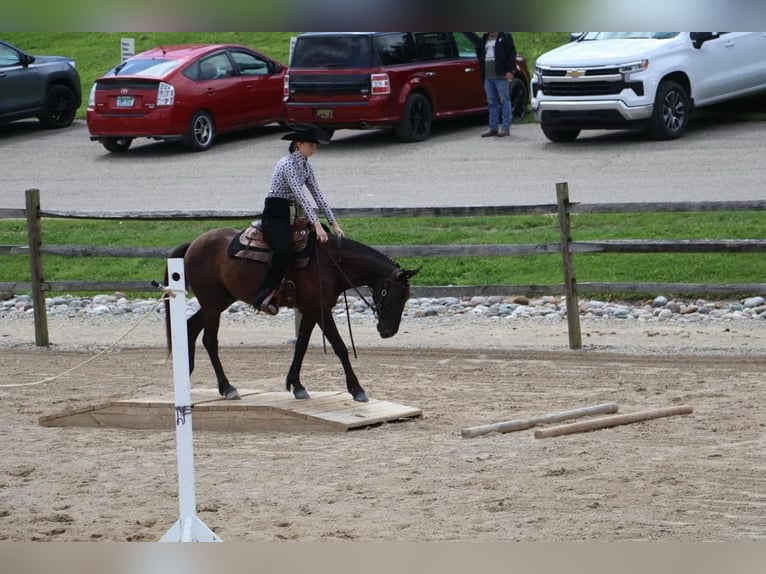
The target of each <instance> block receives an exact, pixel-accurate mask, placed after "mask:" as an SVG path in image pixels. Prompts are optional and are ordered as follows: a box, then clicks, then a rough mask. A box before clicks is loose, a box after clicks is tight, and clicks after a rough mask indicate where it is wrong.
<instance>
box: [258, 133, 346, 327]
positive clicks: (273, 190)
mask: <svg viewBox="0 0 766 574" xmlns="http://www.w3.org/2000/svg"><path fill="white" fill-rule="evenodd" d="M282 139H283V140H289V141H290V147H289V153H288V154H287V155H286V156H284V157H283V158H282V159H280V160H279V162H277V165H276V167H275V168H274V174H273V175H272V177H271V186H270V187H269V193H268V194H267V195H266V201H265V204H264V208H263V214H262V215H261V221H262V229H263V235H264V238H265V239H266V240H267V241H268V242H269V243H270V244H271V249H272V256H271V267H270V268H269V270H268V271H267V273H266V278H265V279H264V282H263V285H262V286H261V289H260V291H259V292H258V294H257V295H256V297H255V301H254V302H253V305H254V306H255V308H256V309H258V310H260V311H263V312H264V313H267V314H269V315H276V314H277V313H278V312H279V306H278V304H277V303H276V302H274V301H272V295H273V294H274V291H275V289H276V287H277V286H278V285H279V283H280V282H281V281H282V279H283V278H284V276H285V272H286V270H287V266H288V265H289V263H290V260H291V258H292V236H291V231H290V224H291V221H290V207H291V206H295V204H298V206H299V207H300V208H301V209H302V210H303V212H304V213H305V214H306V217H308V220H309V223H310V224H311V225H313V226H314V229H315V230H316V234H317V239H319V241H321V242H322V243H325V242H327V239H328V237H327V232H326V231H325V230H324V227H322V224H321V222H320V221H319V218H318V217H317V216H316V213H315V212H314V208H313V207H312V205H311V203H310V201H309V198H308V195H307V194H306V191H305V190H304V189H303V186H304V185H305V186H306V188H308V190H309V191H310V192H311V195H312V197H313V198H314V201H315V202H316V204H317V207H318V208H319V209H320V210H321V211H322V212H323V213H324V214H325V216H326V217H327V221H329V222H330V224H331V225H332V228H333V230H334V231H335V233H336V234H337V235H341V236H342V235H343V230H342V229H341V227H340V225H338V221H337V220H336V219H335V216H334V215H333V212H332V209H331V208H330V204H329V203H328V202H327V199H326V198H325V196H324V194H323V193H322V192H321V191H320V189H319V184H318V183H317V180H316V177H315V176H314V170H313V168H312V167H311V164H310V163H309V161H308V160H309V158H310V157H311V156H312V155H314V152H315V151H316V148H317V144H326V143H329V138H328V137H327V134H325V133H324V131H323V130H322V129H321V128H319V127H318V126H313V125H307V124H301V125H296V126H294V127H293V131H291V132H290V133H288V134H285V135H284V136H282Z"/></svg>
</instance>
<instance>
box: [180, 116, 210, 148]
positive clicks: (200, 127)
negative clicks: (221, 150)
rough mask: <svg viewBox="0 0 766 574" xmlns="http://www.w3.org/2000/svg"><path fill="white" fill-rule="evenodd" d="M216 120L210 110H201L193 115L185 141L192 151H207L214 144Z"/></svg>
mask: <svg viewBox="0 0 766 574" xmlns="http://www.w3.org/2000/svg"><path fill="white" fill-rule="evenodd" d="M214 138H215V122H214V121H213V116H211V115H210V114H209V113H208V112H204V111H200V112H197V113H195V114H194V115H193V116H192V119H191V121H190V122H189V128H188V129H187V131H186V135H185V136H184V139H183V142H184V145H185V146H186V147H187V149H189V150H191V151H205V150H206V149H209V148H210V146H212V145H213V139H214Z"/></svg>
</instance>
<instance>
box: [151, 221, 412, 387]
mask: <svg viewBox="0 0 766 574" xmlns="http://www.w3.org/2000/svg"><path fill="white" fill-rule="evenodd" d="M238 233H240V231H238V230H236V229H213V230H211V231H208V232H206V233H204V234H202V235H200V236H199V237H198V238H197V239H195V240H194V241H192V242H191V243H188V244H186V245H182V246H180V247H178V248H176V249H175V250H174V251H173V252H172V253H171V254H170V257H171V258H180V257H183V260H184V273H185V275H186V283H187V287H188V289H189V290H191V291H192V292H193V293H194V295H196V297H197V300H198V301H199V305H200V309H199V310H198V311H197V312H196V313H194V315H192V316H191V317H190V318H189V319H188V320H187V329H188V337H189V370H190V372H191V371H193V370H194V347H195V342H196V340H197V337H198V336H199V334H200V332H203V331H204V333H203V335H202V343H203V345H204V347H205V349H206V350H207V353H208V355H209V356H210V362H211V363H212V365H213V370H214V371H215V375H216V379H217V380H218V391H219V393H220V394H221V396H223V397H225V398H227V399H238V398H239V393H238V392H237V389H236V388H235V387H234V386H232V384H231V383H230V382H229V380H228V378H227V377H226V374H225V373H224V371H223V367H222V366H221V360H220V358H219V356H218V328H219V325H220V316H221V313H222V312H223V311H225V310H226V309H227V308H228V307H229V305H231V304H232V303H234V302H235V301H236V300H240V301H244V302H246V303H252V301H253V300H254V299H255V295H256V293H257V292H258V289H259V287H260V286H261V282H262V280H263V278H264V275H265V273H266V270H267V264H266V263H261V262H258V261H252V260H249V259H240V258H234V257H231V256H229V254H228V248H229V244H230V243H231V241H232V240H233V239H234V237H235V236H236V235H237V234H238ZM312 234H313V231H312ZM328 235H329V241H328V242H327V243H320V242H319V241H315V247H314V250H313V251H314V252H313V255H312V256H311V259H310V261H309V264H308V265H307V266H306V267H305V268H303V269H297V268H296V267H295V266H293V267H292V268H291V269H290V270H289V271H288V276H287V279H290V280H291V281H292V282H293V283H294V285H295V287H294V293H286V292H285V291H286V289H283V290H282V291H283V293H281V294H280V297H279V304H280V306H291V307H295V308H297V309H298V310H299V311H300V312H301V322H300V326H299V327H298V338H297V341H296V343H295V352H294V354H293V360H292V364H291V365H290V369H289V371H288V373H287V380H286V388H287V390H288V391H290V390H291V389H292V391H293V395H294V396H295V398H297V399H307V398H309V394H308V392H307V391H306V389H305V388H304V386H303V384H302V383H301V380H300V371H301V366H302V364H303V357H304V355H305V354H306V349H307V348H308V344H309V339H310V337H311V333H312V331H313V330H314V326H315V325H317V324H319V325H320V327H321V328H322V329H323V331H324V335H325V336H326V337H327V340H329V341H330V344H331V345H332V348H333V350H334V351H335V354H336V355H337V356H338V358H339V359H340V362H341V364H342V365H343V370H344V372H345V375H346V387H347V388H348V392H349V393H351V395H352V396H353V398H354V400H355V401H360V402H366V401H367V400H368V399H367V394H366V393H365V392H364V389H363V388H362V387H361V385H360V384H359V380H358V379H357V377H356V374H355V373H354V370H353V369H352V368H351V362H350V361H349V354H348V349H347V348H346V344H345V343H344V342H343V339H342V338H341V336H340V333H338V328H337V326H336V324H335V320H334V319H333V313H332V308H333V306H334V305H335V303H336V302H337V301H338V297H339V296H340V294H341V293H343V292H344V291H345V290H347V289H351V288H355V287H361V286H368V287H369V288H370V290H371V292H372V307H373V311H374V312H375V315H376V317H377V320H378V324H377V329H378V333H380V336H381V337H383V338H384V339H385V338H388V337H392V336H393V335H395V334H396V332H397V331H398V330H399V324H400V322H401V318H402V312H403V311H404V305H405V303H406V302H407V299H408V298H409V296H410V278H411V277H412V276H413V275H415V273H417V272H418V271H419V269H416V270H405V269H402V268H401V267H400V266H399V265H398V264H397V263H395V262H394V261H392V260H391V259H389V258H388V257H387V256H386V255H384V254H382V253H381V252H379V251H377V250H375V249H373V248H372V247H369V246H366V245H363V244H362V243H359V242H357V241H353V240H351V239H347V238H345V237H338V236H337V235H332V234H328ZM166 274H167V271H166ZM166 279H167V278H166ZM166 284H167V280H166ZM165 311H166V313H165V317H166V328H167V332H168V346H170V337H169V329H170V313H169V303H168V302H167V301H166V303H165Z"/></svg>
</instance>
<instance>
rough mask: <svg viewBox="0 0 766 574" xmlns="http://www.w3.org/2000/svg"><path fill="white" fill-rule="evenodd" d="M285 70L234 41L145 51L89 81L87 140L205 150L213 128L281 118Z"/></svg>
mask: <svg viewBox="0 0 766 574" xmlns="http://www.w3.org/2000/svg"><path fill="white" fill-rule="evenodd" d="M285 71H286V67H285V66H283V65H282V64H280V63H279V62H276V61H274V60H272V59H270V58H268V57H266V56H264V55H263V54H259V53H258V52H256V51H254V50H251V49H250V48H247V47H245V46H239V45H234V44H226V45H223V44H204V45H203V44H200V45H181V46H162V47H159V48H153V49H151V50H147V51H146V52H142V53H140V54H137V55H135V56H133V57H132V58H129V59H128V60H126V61H124V62H122V63H121V64H119V65H118V66H115V67H114V68H113V69H112V70H110V71H109V72H107V73H106V74H105V75H104V76H102V77H101V78H99V79H98V80H96V83H95V84H93V87H92V88H91V91H90V97H89V98H88V114H87V124H88V130H89V131H90V139H91V140H93V141H98V142H100V143H101V144H102V145H103V146H104V147H105V148H106V149H107V150H109V151H110V152H124V151H126V150H127V149H128V148H129V147H130V144H131V143H132V142H133V140H134V139H135V138H141V137H144V138H150V139H155V140H168V141H176V140H180V141H182V142H183V143H184V145H186V147H187V148H189V149H190V150H192V151H202V150H206V149H208V148H209V147H210V146H211V145H212V144H213V140H214V139H215V136H216V135H218V134H222V133H225V132H231V131H234V130H239V129H243V128H247V127H251V126H256V125H264V124H269V123H273V122H281V121H282V86H283V82H284V76H285Z"/></svg>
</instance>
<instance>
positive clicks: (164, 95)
mask: <svg viewBox="0 0 766 574" xmlns="http://www.w3.org/2000/svg"><path fill="white" fill-rule="evenodd" d="M175 99H176V89H175V88H174V87H173V86H171V85H170V84H166V83H165V82H160V85H159V87H158V88H157V105H158V106H172V105H173V102H174V101H175Z"/></svg>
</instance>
